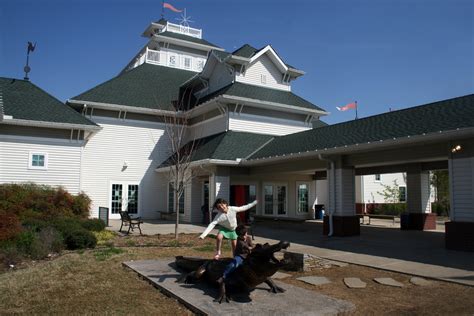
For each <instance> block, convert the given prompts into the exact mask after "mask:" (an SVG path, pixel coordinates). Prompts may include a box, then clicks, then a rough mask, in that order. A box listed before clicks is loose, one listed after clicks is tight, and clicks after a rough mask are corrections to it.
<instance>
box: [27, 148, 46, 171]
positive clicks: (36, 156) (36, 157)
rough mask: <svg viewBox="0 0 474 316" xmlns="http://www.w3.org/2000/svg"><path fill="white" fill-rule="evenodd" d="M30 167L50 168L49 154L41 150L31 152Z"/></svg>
mask: <svg viewBox="0 0 474 316" xmlns="http://www.w3.org/2000/svg"><path fill="white" fill-rule="evenodd" d="M28 168H29V169H42V170H46V169H48V154H47V153H39V152H30V156H29V159H28Z"/></svg>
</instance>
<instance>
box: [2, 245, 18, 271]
mask: <svg viewBox="0 0 474 316" xmlns="http://www.w3.org/2000/svg"><path fill="white" fill-rule="evenodd" d="M22 260H23V255H22V254H21V253H20V252H19V251H18V249H17V248H16V245H15V244H14V243H13V242H11V241H10V242H3V243H2V244H1V246H0V261H1V262H2V263H3V265H4V266H5V267H6V268H10V265H12V266H15V265H17V264H18V263H20V262H21V261H22Z"/></svg>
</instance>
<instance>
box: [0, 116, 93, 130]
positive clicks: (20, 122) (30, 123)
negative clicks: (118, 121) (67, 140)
mask: <svg viewBox="0 0 474 316" xmlns="http://www.w3.org/2000/svg"><path fill="white" fill-rule="evenodd" d="M0 124H3V125H18V126H29V127H42V128H54V129H67V130H71V129H74V130H85V131H100V130H101V129H102V127H100V126H97V125H83V124H72V123H58V122H47V121H32V120H22V119H14V118H11V119H10V118H8V119H7V118H5V119H4V120H3V121H1V122H0Z"/></svg>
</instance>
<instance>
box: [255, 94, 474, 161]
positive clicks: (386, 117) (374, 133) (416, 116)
mask: <svg viewBox="0 0 474 316" xmlns="http://www.w3.org/2000/svg"><path fill="white" fill-rule="evenodd" d="M473 127H474V94H471V95H467V96H463V97H458V98H454V99H449V100H444V101H439V102H434V103H430V104H426V105H421V106H417V107H413V108H408V109H404V110H399V111H394V112H389V113H384V114H380V115H375V116H370V117H367V118H363V119H357V120H353V121H349V122H344V123H340V124H334V125H328V126H325V127H319V128H316V129H312V130H309V131H304V132H300V133H295V134H291V135H286V136H281V137H278V138H275V139H274V140H273V141H272V142H271V143H269V144H268V145H267V146H265V147H264V148H262V149H261V150H259V151H258V152H257V153H255V154H254V155H252V156H251V157H250V159H249V160H252V159H260V158H268V157H275V156H282V155H288V154H297V153H303V152H307V151H315V150H324V149H325V148H328V149H332V148H335V147H344V146H351V145H356V144H364V143H368V142H371V143H372V142H379V141H381V140H382V141H384V140H393V139H394V138H395V139H398V138H407V137H413V136H417V135H423V134H429V133H439V132H440V131H443V132H445V131H454V130H457V129H463V128H473Z"/></svg>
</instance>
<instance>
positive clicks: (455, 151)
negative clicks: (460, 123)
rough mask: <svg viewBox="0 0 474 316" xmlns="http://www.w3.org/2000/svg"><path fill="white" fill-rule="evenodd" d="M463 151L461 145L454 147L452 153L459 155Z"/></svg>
mask: <svg viewBox="0 0 474 316" xmlns="http://www.w3.org/2000/svg"><path fill="white" fill-rule="evenodd" d="M461 150H462V147H461V145H455V146H453V148H451V152H452V153H453V154H454V153H458V152H460V151H461Z"/></svg>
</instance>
